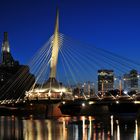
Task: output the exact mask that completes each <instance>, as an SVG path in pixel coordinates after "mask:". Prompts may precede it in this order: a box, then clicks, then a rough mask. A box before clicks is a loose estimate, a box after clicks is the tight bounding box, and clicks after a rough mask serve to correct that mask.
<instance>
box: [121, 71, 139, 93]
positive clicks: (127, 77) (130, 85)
mask: <svg viewBox="0 0 140 140" xmlns="http://www.w3.org/2000/svg"><path fill="white" fill-rule="evenodd" d="M138 77H139V75H138V72H137V71H136V70H131V71H130V73H129V74H124V89H126V90H128V91H131V90H138Z"/></svg>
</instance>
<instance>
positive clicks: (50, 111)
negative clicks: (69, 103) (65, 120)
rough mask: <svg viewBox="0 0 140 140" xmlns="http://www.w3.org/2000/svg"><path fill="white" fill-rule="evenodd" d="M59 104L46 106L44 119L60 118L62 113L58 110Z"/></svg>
mask: <svg viewBox="0 0 140 140" xmlns="http://www.w3.org/2000/svg"><path fill="white" fill-rule="evenodd" d="M59 105H60V103H56V104H47V107H46V117H47V118H53V117H54V118H55V117H61V116H62V113H61V110H60V108H59Z"/></svg>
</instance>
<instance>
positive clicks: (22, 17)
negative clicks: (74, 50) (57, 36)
mask: <svg viewBox="0 0 140 140" xmlns="http://www.w3.org/2000/svg"><path fill="white" fill-rule="evenodd" d="M56 7H58V8H59V11H60V24H59V26H60V32H62V33H63V34H66V35H68V36H70V37H72V38H74V39H77V40H80V41H81V42H85V43H88V44H93V45H95V46H96V47H99V48H103V49H105V50H109V51H111V52H115V53H116V54H119V55H121V56H124V57H126V58H130V59H132V60H135V61H138V62H139V59H140V58H139V51H140V47H139V46H140V41H139V38H140V27H139V23H140V20H139V19H140V18H139V17H140V8H139V7H140V2H138V1H136V0H134V1H132V0H129V1H127V2H122V1H117V0H115V1H111V0H107V1H106V2H103V0H100V1H97V0H95V1H91V0H88V1H85V0H82V1H79V0H78V1H76V2H75V1H74V0H71V1H68V2H65V1H63V0H52V1H49V0H47V1H44V0H42V1H36V2H34V1H32V0H30V1H26V0H25V1H24V2H18V1H17V0H15V1H12V2H11V1H9V0H6V1H1V2H0V9H1V12H0V18H1V19H3V20H2V21H1V24H0V36H1V37H0V43H2V40H3V32H4V31H7V32H8V33H9V41H10V47H11V52H12V54H13V57H14V58H15V59H16V60H19V61H20V62H21V63H23V64H27V63H28V62H29V60H30V59H31V58H32V56H33V55H34V54H35V52H36V51H37V50H38V49H39V48H40V47H42V46H43V45H44V44H45V42H47V40H48V39H49V37H50V36H51V35H52V34H53V30H54V23H55V15H56ZM27 49H28V51H27ZM80 49H82V48H80ZM85 55H86V54H85Z"/></svg>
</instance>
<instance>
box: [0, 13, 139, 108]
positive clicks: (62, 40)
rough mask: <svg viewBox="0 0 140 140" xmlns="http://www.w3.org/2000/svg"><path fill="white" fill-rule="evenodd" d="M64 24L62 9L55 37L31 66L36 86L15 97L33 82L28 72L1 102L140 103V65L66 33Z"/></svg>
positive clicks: (10, 84)
mask: <svg viewBox="0 0 140 140" xmlns="http://www.w3.org/2000/svg"><path fill="white" fill-rule="evenodd" d="M58 20H59V15H58V11H57V16H56V25H55V31H54V34H53V35H52V36H51V37H50V38H49V40H48V41H47V42H46V44H45V45H44V46H43V47H42V48H40V50H39V51H38V52H37V53H36V54H35V55H34V57H33V59H32V60H31V62H30V63H29V66H30V71H31V73H33V74H34V75H35V82H34V83H33V85H32V86H31V88H30V89H29V90H27V91H22V92H21V93H20V94H14V91H18V90H19V89H22V88H23V86H24V85H25V84H27V82H30V81H29V79H30V77H29V75H28V74H27V72H28V70H27V68H23V70H20V71H19V72H18V75H17V78H16V79H15V81H14V82H10V80H9V81H8V82H7V83H6V84H5V85H4V86H3V87H2V88H1V89H0V91H1V92H2V94H1V95H0V104H1V105H7V106H11V105H13V106H18V105H20V104H22V105H23V104H27V103H28V104H30V105H31V106H32V105H33V104H57V103H62V105H65V104H67V102H68V103H72V104H73V103H74V104H75V103H78V104H79V105H81V106H83V107H84V106H85V105H87V104H88V105H92V104H103V105H104V104H106V105H107V104H109V105H111V104H133V105H134V106H135V104H136V105H137V104H140V96H139V72H138V70H139V66H140V64H139V63H138V62H134V61H132V60H130V59H127V58H125V57H123V56H120V55H117V54H115V53H112V52H111V51H107V50H104V49H100V48H97V47H96V46H94V45H88V44H85V43H82V42H80V41H77V40H74V39H72V38H71V37H69V36H66V35H65V34H62V33H60V32H59V26H58V24H59V21H58ZM5 50H7V49H5ZM7 51H8V50H7ZM129 72H130V73H129ZM32 82H33V81H32ZM29 85H30V83H29ZM9 91H12V94H9Z"/></svg>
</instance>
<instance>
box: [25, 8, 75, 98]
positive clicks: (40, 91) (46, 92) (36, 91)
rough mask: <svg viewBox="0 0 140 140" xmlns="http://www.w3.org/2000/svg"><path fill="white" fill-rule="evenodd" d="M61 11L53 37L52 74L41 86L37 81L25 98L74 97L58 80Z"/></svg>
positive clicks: (50, 61)
mask: <svg viewBox="0 0 140 140" xmlns="http://www.w3.org/2000/svg"><path fill="white" fill-rule="evenodd" d="M59 38H60V37H59V11H58V10H57V14H56V22H55V30H54V35H53V39H52V41H51V44H50V46H51V49H50V50H51V57H50V60H49V62H48V63H50V74H49V79H48V80H47V81H46V82H45V83H43V84H42V85H40V86H37V87H36V83H37V80H36V82H35V83H34V85H33V86H32V89H31V90H29V91H26V93H25V94H26V96H25V98H28V99H35V98H38V99H45V98H62V97H63V98H68V99H72V91H71V89H68V88H66V87H64V86H62V84H60V83H59V82H58V81H57V80H56V72H57V62H58V53H59V49H60V45H61V44H60V40H59Z"/></svg>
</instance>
